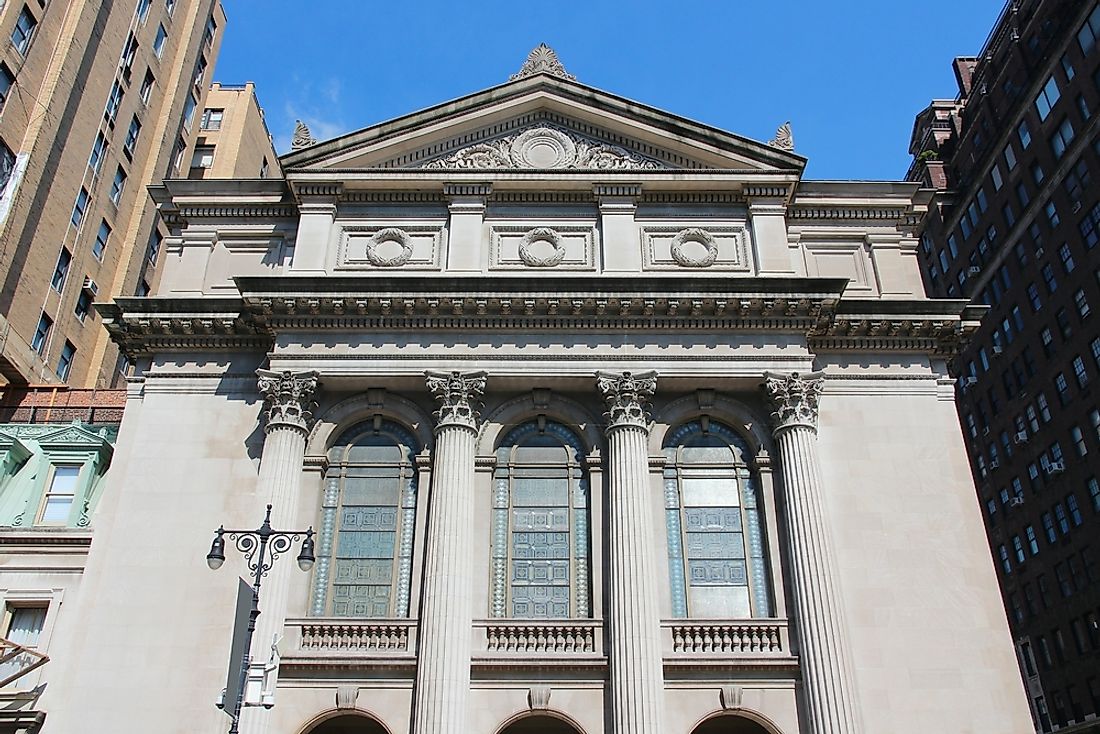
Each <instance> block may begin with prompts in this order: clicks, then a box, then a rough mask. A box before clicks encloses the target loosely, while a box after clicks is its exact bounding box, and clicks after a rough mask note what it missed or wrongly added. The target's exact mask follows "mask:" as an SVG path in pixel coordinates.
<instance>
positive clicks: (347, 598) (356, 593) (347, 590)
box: [311, 421, 420, 617]
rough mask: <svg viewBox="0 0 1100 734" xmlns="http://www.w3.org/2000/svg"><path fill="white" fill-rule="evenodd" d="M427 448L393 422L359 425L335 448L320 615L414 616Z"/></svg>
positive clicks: (321, 550) (316, 604)
mask: <svg viewBox="0 0 1100 734" xmlns="http://www.w3.org/2000/svg"><path fill="white" fill-rule="evenodd" d="M419 450H420V446H419V445H418V444H417V442H416V439H415V438H413V436H412V434H411V433H409V432H408V431H407V430H405V429H404V428H402V427H401V426H399V425H397V424H396V423H392V422H390V421H378V422H371V423H363V424H359V425H357V426H353V427H352V428H350V429H348V430H347V431H345V432H344V433H343V435H341V436H340V438H339V439H337V441H336V443H335V445H333V447H332V448H331V449H330V450H329V468H328V474H327V476H326V478H325V495H324V500H323V504H322V510H321V531H320V538H319V541H318V553H317V570H316V575H315V577H314V589H313V604H312V607H311V611H312V613H313V614H314V615H317V616H323V615H331V616H334V617H405V616H407V615H408V613H409V582H410V579H411V577H412V548H413V530H414V528H415V526H416V465H415V457H416V454H417V453H418V452H419Z"/></svg>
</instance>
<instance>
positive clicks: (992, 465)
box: [989, 459, 1001, 469]
mask: <svg viewBox="0 0 1100 734" xmlns="http://www.w3.org/2000/svg"><path fill="white" fill-rule="evenodd" d="M1000 465H1001V462H1000V461H998V460H997V459H993V460H992V461H990V462H989V468H990V469H996V468H997V467H999V466H1000Z"/></svg>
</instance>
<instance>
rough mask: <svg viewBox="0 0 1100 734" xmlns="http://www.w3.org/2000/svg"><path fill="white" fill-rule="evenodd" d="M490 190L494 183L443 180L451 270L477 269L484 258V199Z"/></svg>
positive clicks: (448, 266)
mask: <svg viewBox="0 0 1100 734" xmlns="http://www.w3.org/2000/svg"><path fill="white" fill-rule="evenodd" d="M492 192H493V185H492V184H488V183H475V184H444V186H443V195H444V196H446V197H447V199H448V204H447V211H448V212H449V215H450V222H449V224H448V235H447V270H448V271H451V272H463V271H465V272H476V273H480V272H481V271H482V269H483V268H484V263H485V261H486V259H485V257H484V252H483V250H484V249H485V233H484V229H485V226H484V225H485V201H486V199H487V198H488V196H489V194H491V193H492Z"/></svg>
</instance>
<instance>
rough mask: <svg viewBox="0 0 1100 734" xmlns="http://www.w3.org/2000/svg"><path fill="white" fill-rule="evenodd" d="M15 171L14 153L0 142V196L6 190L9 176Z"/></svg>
mask: <svg viewBox="0 0 1100 734" xmlns="http://www.w3.org/2000/svg"><path fill="white" fill-rule="evenodd" d="M14 170H15V153H13V152H12V150H11V148H9V147H8V146H7V144H6V143H5V142H4V141H2V140H0V195H2V194H3V193H4V192H6V191H7V189H8V183H9V182H10V181H11V174H12V172H13V171H14Z"/></svg>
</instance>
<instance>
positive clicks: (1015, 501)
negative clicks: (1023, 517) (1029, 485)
mask: <svg viewBox="0 0 1100 734" xmlns="http://www.w3.org/2000/svg"><path fill="white" fill-rule="evenodd" d="M1023 503H1024V498H1023V497H1013V498H1012V499H1010V500H1009V501H1008V506H1009V507H1019V506H1020V505H1022V504H1023Z"/></svg>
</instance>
